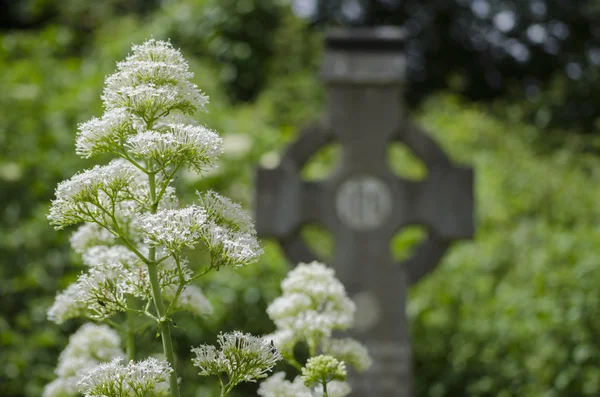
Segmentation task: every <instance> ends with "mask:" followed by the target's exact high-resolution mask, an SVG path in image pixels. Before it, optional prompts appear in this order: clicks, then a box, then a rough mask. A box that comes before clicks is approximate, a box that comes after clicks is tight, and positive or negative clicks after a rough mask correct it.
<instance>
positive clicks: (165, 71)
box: [102, 40, 208, 122]
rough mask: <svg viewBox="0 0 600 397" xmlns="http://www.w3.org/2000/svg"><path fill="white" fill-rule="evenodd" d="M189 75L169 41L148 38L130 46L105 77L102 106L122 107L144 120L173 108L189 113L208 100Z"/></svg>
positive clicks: (109, 107) (185, 63) (166, 112)
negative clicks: (112, 71) (129, 50)
mask: <svg viewBox="0 0 600 397" xmlns="http://www.w3.org/2000/svg"><path fill="white" fill-rule="evenodd" d="M193 76H194V75H193V73H191V72H190V71H189V67H188V64H187V62H186V61H185V59H184V58H183V56H182V55H181V53H180V52H179V51H178V50H176V49H175V48H173V46H172V45H171V43H168V42H164V41H158V40H148V41H146V42H145V43H143V44H141V45H136V46H133V54H132V55H130V56H128V57H127V59H125V61H123V62H119V63H118V64H117V72H116V73H114V74H113V75H111V76H109V77H108V78H107V79H106V86H105V88H104V94H103V96H102V99H103V101H104V106H105V107H106V108H107V109H113V108H125V109H127V110H128V111H130V112H131V113H132V114H134V115H136V116H138V117H140V118H141V119H143V120H144V121H146V122H148V121H151V120H156V119H158V118H159V117H161V116H162V115H165V114H168V113H170V112H172V111H175V110H179V111H181V112H183V113H187V114H192V113H194V112H196V111H198V110H201V109H202V108H203V107H204V105H205V104H206V102H207V101H208V99H207V97H206V96H204V95H203V94H202V93H201V92H200V91H199V89H198V87H197V86H196V85H195V84H193V83H192V82H191V81H190V80H191V79H192V77H193Z"/></svg>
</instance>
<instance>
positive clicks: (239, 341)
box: [192, 331, 282, 390]
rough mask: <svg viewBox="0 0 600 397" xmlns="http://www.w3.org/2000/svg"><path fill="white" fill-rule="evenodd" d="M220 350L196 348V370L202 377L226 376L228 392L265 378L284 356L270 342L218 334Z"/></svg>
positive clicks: (249, 336) (251, 337)
mask: <svg viewBox="0 0 600 397" xmlns="http://www.w3.org/2000/svg"><path fill="white" fill-rule="evenodd" d="M218 343H219V349H217V348H215V347H214V346H210V345H202V346H200V347H197V348H193V349H192V352H193V353H195V354H196V357H195V358H193V359H192V362H193V364H194V366H196V367H198V368H199V369H200V373H199V375H202V376H209V375H216V376H219V377H220V376H221V375H222V374H223V373H225V374H226V375H227V379H228V380H229V383H228V387H229V390H230V389H231V388H233V387H234V386H235V385H237V384H239V383H241V382H256V380H257V379H260V378H265V377H266V376H267V372H269V371H271V369H272V368H273V366H275V364H276V363H277V361H279V360H281V358H282V357H281V354H280V353H279V352H278V351H277V349H275V347H273V345H272V344H270V343H269V342H268V341H266V340H264V339H262V338H257V337H255V336H252V335H250V334H244V333H242V332H238V331H235V332H232V333H226V334H223V333H221V334H219V336H218Z"/></svg>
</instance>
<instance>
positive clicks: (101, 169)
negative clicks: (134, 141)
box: [48, 160, 136, 229]
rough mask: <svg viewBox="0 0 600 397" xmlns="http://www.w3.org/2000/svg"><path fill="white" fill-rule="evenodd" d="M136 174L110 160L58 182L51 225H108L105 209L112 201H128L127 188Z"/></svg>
mask: <svg viewBox="0 0 600 397" xmlns="http://www.w3.org/2000/svg"><path fill="white" fill-rule="evenodd" d="M135 173H136V171H135V168H134V167H133V166H132V165H130V164H128V163H126V162H124V161H115V160H113V161H112V162H110V163H109V164H108V165H105V166H95V167H94V168H92V169H90V170H86V171H83V172H81V173H79V174H76V175H75V176H73V177H72V178H71V179H69V180H66V181H64V182H61V183H60V184H59V185H58V187H57V188H56V199H55V200H54V201H52V206H51V207H50V214H49V215H48V219H50V223H51V224H53V225H55V226H56V229H62V228H63V227H65V226H68V225H72V224H75V223H79V222H96V221H97V220H100V221H104V222H107V219H106V218H107V216H106V213H105V212H104V210H106V211H110V210H111V203H112V201H115V202H120V201H123V200H128V199H130V198H131V195H130V193H129V190H128V187H129V185H130V184H131V183H132V180H133V178H134V175H135Z"/></svg>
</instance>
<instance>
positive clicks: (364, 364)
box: [322, 338, 373, 372]
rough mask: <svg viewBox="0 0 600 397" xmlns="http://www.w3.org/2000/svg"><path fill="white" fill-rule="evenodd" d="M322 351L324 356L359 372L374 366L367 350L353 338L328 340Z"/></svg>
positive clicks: (324, 343)
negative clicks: (341, 362)
mask: <svg viewBox="0 0 600 397" xmlns="http://www.w3.org/2000/svg"><path fill="white" fill-rule="evenodd" d="M322 350H323V353H324V354H327V355H330V356H333V357H335V358H337V359H338V360H340V361H344V362H345V363H347V364H348V365H351V366H352V367H353V368H354V369H356V370H357V371H359V372H363V371H366V370H367V369H369V368H370V367H371V365H372V364H373V361H372V359H371V356H370V355H369V351H368V350H367V348H366V347H365V346H363V345H362V344H361V343H360V342H358V341H356V340H354V339H352V338H343V339H334V338H331V339H326V340H325V341H323V346H322Z"/></svg>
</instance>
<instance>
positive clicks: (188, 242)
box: [139, 191, 263, 268]
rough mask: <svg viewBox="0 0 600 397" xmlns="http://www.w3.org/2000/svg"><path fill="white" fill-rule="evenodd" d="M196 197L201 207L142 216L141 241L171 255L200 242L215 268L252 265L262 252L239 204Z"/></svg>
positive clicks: (210, 196)
mask: <svg viewBox="0 0 600 397" xmlns="http://www.w3.org/2000/svg"><path fill="white" fill-rule="evenodd" d="M198 197H199V198H200V205H190V206H188V207H185V208H180V209H174V210H162V211H158V212H157V213H156V214H145V215H142V216H141V217H140V220H139V226H140V228H141V231H142V233H143V235H144V241H145V242H146V243H147V244H150V245H151V246H164V247H165V248H166V249H167V250H168V251H169V252H171V253H173V254H175V253H178V252H181V250H182V249H183V248H185V247H190V248H191V247H194V246H195V245H196V244H197V243H198V242H202V243H204V245H205V246H206V248H207V249H208V251H209V252H210V254H211V257H212V262H213V266H214V267H216V268H219V267H220V266H231V267H239V266H244V265H247V264H249V263H252V262H255V261H256V260H257V259H258V258H259V257H260V255H261V254H262V252H263V251H262V248H261V247H260V245H259V244H258V241H257V239H256V231H255V229H254V225H253V223H252V219H250V216H249V215H248V214H247V213H246V212H245V211H244V210H243V209H242V208H241V207H240V205H239V204H236V203H233V202H232V201H231V200H229V199H228V198H226V197H223V196H220V195H219V194H217V193H215V192H212V191H209V192H208V193H206V194H205V195H200V194H198Z"/></svg>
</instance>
